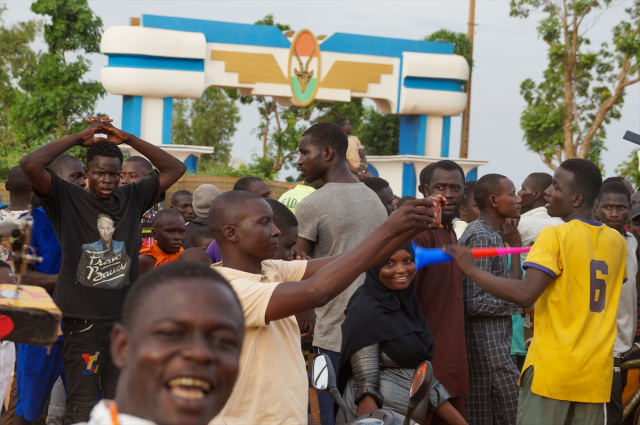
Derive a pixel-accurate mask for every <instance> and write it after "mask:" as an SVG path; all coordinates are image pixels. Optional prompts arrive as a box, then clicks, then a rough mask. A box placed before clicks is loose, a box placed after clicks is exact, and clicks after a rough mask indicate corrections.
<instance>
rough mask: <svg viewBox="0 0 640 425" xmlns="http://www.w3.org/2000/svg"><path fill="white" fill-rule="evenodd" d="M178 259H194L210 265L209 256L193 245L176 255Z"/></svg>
mask: <svg viewBox="0 0 640 425" xmlns="http://www.w3.org/2000/svg"><path fill="white" fill-rule="evenodd" d="M178 261H196V262H199V263H202V264H205V265H207V266H210V265H211V257H209V254H207V253H206V252H204V251H203V250H202V249H200V248H195V247H193V248H187V249H185V250H184V251H182V254H180V257H178Z"/></svg>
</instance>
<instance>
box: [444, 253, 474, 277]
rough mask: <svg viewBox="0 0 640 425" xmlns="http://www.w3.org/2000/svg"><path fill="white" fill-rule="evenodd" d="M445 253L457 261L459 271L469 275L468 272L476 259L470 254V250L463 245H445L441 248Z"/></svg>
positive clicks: (472, 267)
mask: <svg viewBox="0 0 640 425" xmlns="http://www.w3.org/2000/svg"><path fill="white" fill-rule="evenodd" d="M442 249H443V250H444V252H445V253H447V254H449V255H450V256H452V257H453V259H454V260H455V261H456V263H458V267H459V268H460V271H461V272H462V273H464V274H465V275H467V276H469V273H471V271H472V270H473V269H475V268H477V267H476V260H475V259H474V258H473V254H471V250H470V249H469V248H467V247H466V246H464V245H445V246H444V247H443V248H442Z"/></svg>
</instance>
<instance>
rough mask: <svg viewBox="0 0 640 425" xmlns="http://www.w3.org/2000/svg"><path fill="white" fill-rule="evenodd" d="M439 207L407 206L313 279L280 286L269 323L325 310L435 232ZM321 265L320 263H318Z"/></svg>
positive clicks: (430, 203) (415, 203)
mask: <svg viewBox="0 0 640 425" xmlns="http://www.w3.org/2000/svg"><path fill="white" fill-rule="evenodd" d="M432 206H435V204H434V203H433V201H431V200H429V199H420V200H415V201H409V202H406V203H405V204H404V205H403V206H402V208H400V209H399V210H398V211H397V212H396V213H394V214H392V215H391V217H389V218H388V219H387V221H385V222H384V223H383V224H382V225H381V226H380V227H378V228H377V229H376V230H374V231H373V233H372V234H370V235H369V236H368V237H366V238H365V239H364V240H363V241H362V242H360V243H359V244H358V245H357V246H355V247H354V248H353V249H351V250H349V251H347V252H346V253H344V254H342V255H341V256H339V257H338V258H337V259H335V260H333V261H330V258H327V259H324V260H325V261H330V262H329V264H327V265H325V266H324V267H322V269H321V270H320V271H318V272H317V273H315V274H314V275H313V276H312V277H310V278H309V279H306V280H303V281H300V282H283V283H281V284H279V285H278V286H277V287H276V288H275V290H274V291H273V294H272V295H271V299H270V300H269V305H268V306H267V312H266V315H265V316H266V317H265V318H266V321H267V322H270V321H272V320H279V319H283V318H285V317H289V316H292V315H294V314H296V313H300V312H303V311H306V310H309V309H312V308H316V307H322V306H323V305H325V304H326V303H328V302H329V301H331V300H332V299H333V298H335V297H337V296H338V295H339V294H340V293H341V292H342V291H344V290H345V289H347V288H348V287H349V286H350V285H351V284H352V283H353V281H354V280H356V278H357V277H358V276H359V275H360V274H361V273H363V272H365V271H367V270H369V269H370V268H372V267H374V266H376V265H377V264H379V263H381V262H382V261H384V260H385V259H387V258H389V257H390V256H391V255H392V254H393V253H394V252H395V251H396V250H397V249H398V248H400V247H401V246H402V245H403V244H404V243H405V242H407V241H409V240H411V238H412V237H414V236H415V235H417V234H418V233H420V232H422V231H424V230H426V229H428V228H432V227H433V226H434V225H433V212H431V210H429V209H428V208H429V207H432ZM318 264H319V263H318Z"/></svg>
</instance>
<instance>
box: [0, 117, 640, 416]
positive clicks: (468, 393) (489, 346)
mask: <svg viewBox="0 0 640 425" xmlns="http://www.w3.org/2000/svg"><path fill="white" fill-rule="evenodd" d="M87 121H88V123H89V126H88V127H87V128H86V129H85V130H83V131H81V132H79V133H76V134H72V135H70V136H67V137H64V138H62V139H59V140H56V141H53V142H50V143H48V144H46V145H44V146H42V147H40V148H38V149H36V150H35V151H33V152H31V153H30V154H28V155H26V156H25V157H23V158H22V159H21V161H20V165H19V166H16V167H14V168H12V169H11V170H10V172H9V176H8V180H7V185H6V187H7V190H8V191H9V192H10V196H11V198H10V204H9V205H8V207H6V208H5V209H1V210H0V222H6V221H11V220H15V219H17V218H19V217H21V216H23V215H24V214H26V213H28V212H29V209H30V206H31V208H32V209H31V211H30V213H31V215H32V216H33V219H34V223H35V224H34V228H33V240H32V242H31V246H32V247H33V248H34V250H35V251H36V252H37V253H38V255H39V256H41V257H42V259H43V261H42V262H40V263H35V264H33V265H30V266H29V268H28V271H27V272H26V275H25V276H24V277H23V283H25V284H28V285H36V286H41V287H43V288H45V289H46V290H48V291H49V292H50V294H51V296H52V297H53V299H54V301H55V303H56V304H57V306H58V307H59V308H60V310H61V311H62V314H63V320H62V326H61V333H60V337H59V339H58V341H57V342H56V343H55V344H53V345H51V346H50V347H41V346H35V345H30V344H14V343H12V342H9V341H2V343H1V345H0V397H4V395H5V390H6V389H7V387H9V380H10V377H11V374H12V372H13V371H14V370H15V373H14V379H13V381H12V382H13V384H12V385H11V388H10V389H9V390H10V395H9V400H10V402H9V404H8V406H7V407H6V408H5V412H4V415H3V422H4V423H15V424H19V425H21V424H33V423H35V422H36V421H37V420H38V419H39V418H41V417H42V416H43V414H44V410H45V408H47V406H48V412H47V414H46V415H47V423H48V424H77V423H88V424H91V425H103V424H113V425H118V424H122V425H134V424H135V425H150V424H171V425H178V424H194V425H196V424H200V425H204V424H207V423H211V424H213V425H218V424H220V425H222V424H226V425H231V424H237V425H244V424H307V423H309V424H316V423H317V421H316V419H314V417H313V416H312V415H311V414H310V394H311V395H312V397H317V402H318V405H319V410H320V422H321V424H322V425H334V424H343V423H346V422H345V418H344V416H343V415H342V412H341V411H339V410H337V409H336V406H335V403H334V401H333V399H332V398H331V397H330V396H329V395H328V394H327V393H324V392H318V393H317V395H316V393H315V392H314V391H310V390H309V381H308V375H307V365H306V356H304V355H303V351H306V350H308V351H312V352H313V353H315V354H324V355H326V356H327V358H328V359H329V361H330V362H331V363H332V365H333V369H334V370H335V371H336V374H337V385H338V389H339V391H340V393H341V394H342V397H343V398H344V400H345V402H346V405H347V409H348V410H349V411H350V412H351V416H352V417H353V418H356V417H359V416H361V415H364V414H367V413H369V412H372V411H374V410H376V409H378V408H382V407H384V408H388V409H392V410H394V411H396V412H398V413H404V412H405V411H406V407H407V404H408V401H409V398H408V394H409V389H410V387H411V379H412V375H413V370H414V369H415V368H416V367H417V366H418V365H419V364H420V363H422V362H423V361H425V360H428V361H430V362H431V364H432V366H433V379H432V382H431V387H430V389H429V392H428V396H427V397H426V398H425V399H424V400H423V401H422V403H421V404H420V405H419V406H418V408H417V409H415V411H414V412H413V414H412V418H411V419H412V420H413V421H415V423H418V424H455V425H458V424H460V425H462V424H471V425H488V424H496V425H501V424H505V425H510V424H522V425H529V424H545V425H548V424H558V425H560V424H594V425H595V424H604V423H606V424H621V423H622V411H623V406H622V391H623V388H624V387H625V385H626V380H627V376H626V371H622V370H621V369H620V365H621V362H622V359H627V358H630V357H632V356H633V355H634V338H635V333H636V320H637V319H636V317H637V306H638V291H637V289H636V274H637V272H638V258H639V257H638V243H637V240H636V238H637V237H640V204H639V203H638V202H640V192H638V191H634V190H633V188H632V187H630V185H626V184H627V183H628V182H627V181H626V180H624V179H622V178H611V179H607V180H605V182H604V183H603V181H602V177H601V172H600V169H599V168H598V167H597V166H596V165H595V164H593V163H592V162H590V161H588V160H584V159H568V160H566V161H565V162H563V163H562V164H561V166H560V167H559V168H558V169H557V170H556V171H555V173H554V175H553V176H551V175H549V174H546V173H533V174H531V175H530V176H528V177H527V178H526V179H525V181H524V182H522V183H521V184H520V185H519V187H520V189H519V190H518V189H517V187H516V184H515V183H514V182H513V181H511V180H510V179H509V178H508V177H506V176H503V175H499V174H487V175H484V176H482V177H481V178H480V179H479V180H478V181H466V178H465V173H464V171H463V170H462V168H461V167H460V166H459V165H458V164H456V163H455V162H453V161H449V160H442V161H438V162H435V163H433V164H430V165H429V166H427V167H425V168H424V169H423V170H422V171H421V173H420V175H419V187H418V191H419V193H420V194H421V195H422V198H421V199H416V198H414V197H405V198H402V199H398V198H397V197H395V196H394V194H393V192H392V190H391V188H390V187H389V184H388V182H386V181H385V180H383V179H381V178H378V177H373V176H371V175H370V174H369V172H368V169H367V167H366V157H365V155H364V152H363V151H362V147H361V144H360V142H359V141H358V140H357V138H355V137H354V136H351V135H350V133H351V125H350V124H349V122H348V121H347V120H340V121H339V122H338V125H336V124H333V123H327V122H321V123H317V124H314V125H313V126H311V127H309V128H308V129H307V130H306V131H305V132H304V133H303V135H302V137H301V138H300V141H299V146H298V149H299V159H298V162H297V165H298V168H299V170H300V173H301V178H302V180H303V181H302V182H301V183H299V184H297V185H296V186H295V187H293V188H292V189H290V190H289V191H288V192H286V193H284V194H283V195H282V196H281V197H280V199H279V200H275V199H273V198H272V192H271V189H270V187H269V185H268V184H267V183H266V182H265V181H264V180H262V179H260V178H258V177H244V178H241V179H239V180H238V181H237V182H236V184H235V186H234V188H233V190H231V191H228V192H225V193H221V191H220V190H219V189H218V188H217V187H216V186H214V185H209V184H203V185H201V186H199V187H198V188H197V189H196V190H195V191H194V192H193V193H190V192H188V191H186V190H179V191H176V192H174V193H173V195H172V197H171V199H165V195H164V194H165V192H166V191H167V190H168V189H169V188H170V187H171V186H173V185H174V183H176V181H177V180H178V179H179V178H180V177H181V176H182V175H183V174H184V173H185V170H186V168H185V165H184V164H183V163H182V162H181V161H179V160H177V159H176V158H174V157H173V156H171V155H170V154H168V153H166V152H164V151H163V150H162V149H160V148H158V147H157V146H154V145H152V144H149V143H147V142H145V141H143V140H141V139H140V138H138V137H136V136H135V135H132V134H129V133H126V132H124V131H122V130H119V129H117V128H115V127H114V126H113V125H112V123H111V120H110V119H109V118H108V117H101V118H95V117H92V118H91V119H87ZM97 135H103V136H104V137H97ZM121 143H126V144H128V145H129V146H131V147H132V148H133V149H135V150H136V151H137V152H140V154H141V155H144V157H141V156H132V157H129V158H127V159H126V160H124V158H123V155H122V152H121V150H120V148H119V147H118V145H119V144H121ZM76 146H82V147H85V148H87V150H86V164H83V163H82V162H81V161H80V160H79V159H77V158H75V157H73V156H70V155H67V154H65V152H66V151H67V150H69V149H71V148H73V147H76ZM436 203H438V204H441V211H440V213H439V215H440V216H439V217H437V218H438V220H436V217H435V214H436V213H435V212H434V211H436V208H435V207H436ZM161 205H164V206H165V208H164V209H163V208H160V207H159V206H161ZM414 246H420V247H426V248H441V249H443V250H444V251H445V252H446V253H448V254H449V255H450V256H452V257H453V258H454V261H451V262H445V263H440V264H435V265H431V266H428V267H424V268H421V269H418V267H417V266H416V261H415V252H414ZM505 246H511V247H521V246H526V247H531V250H530V252H529V253H528V254H522V255H520V254H513V255H510V256H495V257H486V258H480V259H474V257H473V256H472V254H471V251H470V250H469V248H492V247H505ZM9 254H10V253H9V252H8V251H6V250H2V251H0V259H1V260H3V261H2V263H0V266H2V267H0V278H1V279H2V282H11V281H12V280H13V279H14V276H13V274H12V273H11V272H10V271H11V268H10V267H11V257H10V255H9ZM639 347H640V346H638V347H636V351H637V348H639Z"/></svg>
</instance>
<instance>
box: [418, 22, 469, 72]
mask: <svg viewBox="0 0 640 425" xmlns="http://www.w3.org/2000/svg"><path fill="white" fill-rule="evenodd" d="M423 40H424V41H439V42H441V43H451V44H453V53H455V54H456V55H460V56H462V57H463V58H465V59H466V60H467V63H468V64H469V68H473V59H472V58H471V52H472V50H473V46H472V45H471V40H469V37H468V36H467V34H465V33H462V32H454V31H450V30H448V29H445V28H443V29H440V30H438V31H436V32H434V33H433V34H431V35H428V36H426V37H424V38H423Z"/></svg>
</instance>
